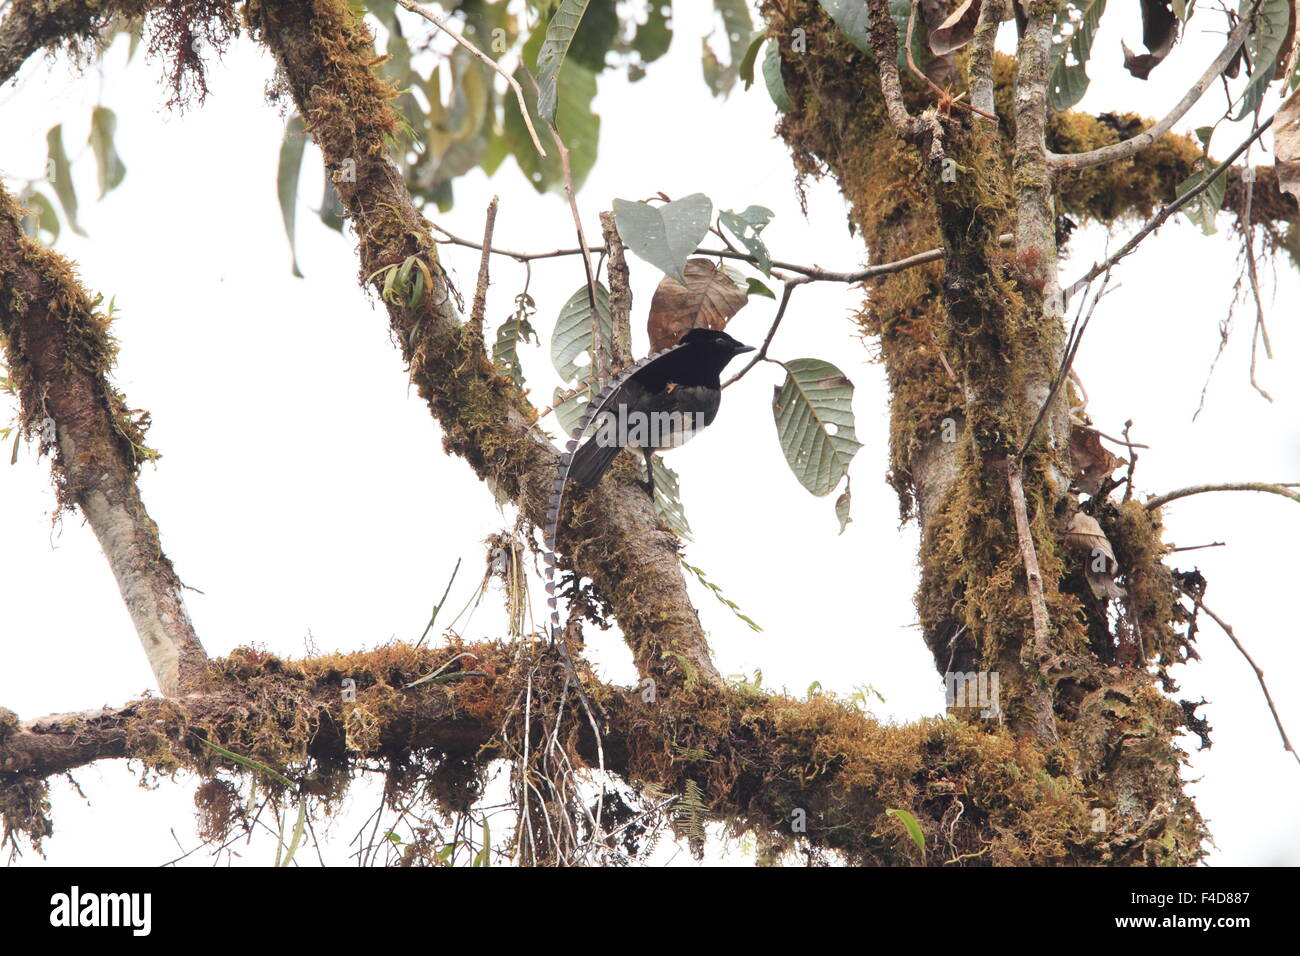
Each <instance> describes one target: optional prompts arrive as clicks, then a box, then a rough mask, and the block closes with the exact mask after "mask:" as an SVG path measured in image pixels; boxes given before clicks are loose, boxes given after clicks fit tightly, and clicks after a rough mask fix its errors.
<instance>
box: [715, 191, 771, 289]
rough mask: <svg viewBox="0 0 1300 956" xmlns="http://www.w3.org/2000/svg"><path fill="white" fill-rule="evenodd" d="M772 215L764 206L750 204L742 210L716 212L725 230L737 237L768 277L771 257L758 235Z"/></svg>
mask: <svg viewBox="0 0 1300 956" xmlns="http://www.w3.org/2000/svg"><path fill="white" fill-rule="evenodd" d="M774 215H776V214H775V213H774V212H772V210H770V209H768V208H767V207H766V206H750V207H748V208H747V209H746V210H745V211H744V212H732V211H731V210H729V209H728V210H724V211H723V212H721V213H719V214H718V218H719V219H720V220H721V222H722V224H723V225H724V226H726V228H727V231H728V232H730V233H731V234H732V235H733V236H735V237H736V238H737V239H739V240H740V242H741V245H743V246H744V247H745V248H746V249H747V250H749V254H750V255H751V256H753V257H754V258H755V259H757V260H758V263H757V264H758V268H759V271H761V272H762V273H763V275H765V276H768V277H770V276H771V275H772V257H771V256H770V255H769V254H768V252H767V246H766V245H764V244H763V240H762V239H761V238H759V236H760V234H761V233H762V231H763V230H764V229H765V228H767V224H768V223H769V222H771V221H772V217H773V216H774Z"/></svg>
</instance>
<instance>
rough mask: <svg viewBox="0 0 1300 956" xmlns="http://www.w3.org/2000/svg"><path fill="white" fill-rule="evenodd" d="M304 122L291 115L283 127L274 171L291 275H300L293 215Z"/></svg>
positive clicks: (300, 276)
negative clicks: (278, 163) (277, 167)
mask: <svg viewBox="0 0 1300 956" xmlns="http://www.w3.org/2000/svg"><path fill="white" fill-rule="evenodd" d="M306 130H307V125H306V124H305V123H304V122H303V119H302V117H301V116H299V115H297V114H294V115H293V116H291V117H290V118H289V122H288V123H287V124H285V127H284V141H283V142H282V143H281V144H280V166H279V169H278V171H277V173H276V192H277V193H278V194H279V197H280V215H281V217H282V218H283V219H284V232H285V235H287V236H288V237H289V254H290V255H291V256H292V257H293V274H294V275H295V276H297V277H298V278H300V279H301V278H302V272H301V270H299V268H298V249H297V245H296V242H295V240H294V226H295V218H296V216H295V214H296V212H297V210H298V177H299V174H300V173H301V172H302V153H303V149H304V147H305V146H306V145H307V132H306Z"/></svg>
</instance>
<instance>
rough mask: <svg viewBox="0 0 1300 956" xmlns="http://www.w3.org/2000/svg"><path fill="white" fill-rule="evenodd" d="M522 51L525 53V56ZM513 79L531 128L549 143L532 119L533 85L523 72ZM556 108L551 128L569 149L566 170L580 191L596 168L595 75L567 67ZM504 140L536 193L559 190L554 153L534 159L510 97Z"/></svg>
mask: <svg viewBox="0 0 1300 956" xmlns="http://www.w3.org/2000/svg"><path fill="white" fill-rule="evenodd" d="M526 51H527V47H525V52H526ZM515 79H516V80H517V81H518V82H519V85H520V87H521V88H522V89H523V91H524V101H525V102H526V103H527V105H528V109H529V112H530V114H532V116H533V120H534V125H535V126H537V127H538V129H539V130H540V133H539V135H540V136H541V137H543V138H544V141H546V142H548V143H549V137H548V136H547V133H546V128H545V124H544V123H542V122H540V118H539V117H538V115H537V107H536V95H535V93H534V92H533V89H532V84H530V83H529V82H528V78H527V77H526V76H525V75H524V73H523V71H522V69H521V70H517V71H515ZM558 90H559V100H558V102H559V105H558V107H557V108H556V124H555V125H556V128H557V129H559V131H560V136H561V138H562V139H563V140H564V144H565V146H567V147H568V149H569V165H570V168H571V169H572V171H573V186H574V188H575V189H581V188H582V184H583V182H584V181H585V180H586V178H587V174H588V173H590V172H591V168H592V166H594V165H595V163H596V149H597V146H598V145H599V141H600V117H599V116H597V115H596V114H595V113H594V112H593V111H592V108H591V103H592V100H594V99H595V97H596V74H595V73H593V72H591V70H588V69H587V68H585V67H584V66H582V65H581V64H578V63H568V64H566V65H565V67H564V69H563V70H562V71H561V72H560V79H559V87H558ZM503 130H504V133H505V137H506V139H507V141H508V143H509V144H510V150H511V152H512V153H513V154H514V157H515V161H516V162H517V163H518V164H519V168H520V170H521V171H522V172H523V174H524V175H525V176H526V177H528V180H529V182H531V183H532V184H533V188H534V189H536V190H537V191H538V192H546V191H548V190H550V189H556V190H559V189H563V187H564V169H563V167H562V166H561V163H560V157H559V156H558V155H557V152H556V150H554V149H552V148H550V146H547V155H546V158H545V159H543V158H542V157H541V156H539V155H537V149H536V147H534V146H533V141H532V138H531V137H530V136H529V135H528V129H527V127H526V126H525V125H524V120H523V116H522V115H521V114H520V112H519V105H518V101H517V100H516V99H515V97H514V96H508V97H506V98H505V118H504V123H503Z"/></svg>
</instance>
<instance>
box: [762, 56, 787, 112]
mask: <svg viewBox="0 0 1300 956" xmlns="http://www.w3.org/2000/svg"><path fill="white" fill-rule="evenodd" d="M763 81H764V82H765V83H766V84H767V95H768V96H770V97H772V102H773V103H775V104H776V108H777V109H779V110H780V111H781V112H782V113H788V112H790V94H789V93H787V92H786V91H785V77H784V76H782V75H781V47H780V46H779V45H778V44H777V42H776V40H775V39H772V40H771V41H769V42H768V44H767V52H765V53H764V54H763Z"/></svg>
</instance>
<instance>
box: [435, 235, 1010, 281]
mask: <svg viewBox="0 0 1300 956" xmlns="http://www.w3.org/2000/svg"><path fill="white" fill-rule="evenodd" d="M433 228H434V229H436V230H437V231H438V232H440V233H441V234H442V235H444V236H446V237H447V238H446V239H445V240H439V241H440V242H449V243H451V244H452V245H455V246H464V247H465V248H467V249H478V250H482V248H483V244H482V243H480V242H475V241H474V240H473V239H465V238H463V237H461V236H457V235H455V234H454V233H451V232H448V231H447V230H446V229H444V228H443V227H442V226H438V225H435V226H433ZM1014 239H1015V236H1013V235H1012V234H1011V233H1009V232H1008V233H1005V234H1003V235H1001V236H998V242H999V243H1001V244H1002V245H1004V246H1005V245H1010V244H1011V243H1012V242H1013V241H1014ZM587 252H588V253H598V254H605V253H607V252H608V250H607V249H606V248H605V247H604V246H592V247H591V248H589V249H588V250H587ZM492 254H493V255H496V256H506V257H507V258H509V259H514V260H515V261H516V262H524V263H527V262H533V261H535V260H537V259H556V258H559V257H561V256H580V255H582V250H581V249H552V250H550V251H549V252H515V251H512V250H510V249H498V248H493V249H492ZM695 254H697V255H701V256H717V257H718V258H720V259H738V260H740V261H743V262H748V263H750V264H751V265H756V264H757V263H758V259H756V258H755V257H754V256H752V255H750V254H749V253H745V252H733V251H731V250H730V249H705V248H699V249H696V250H695ZM943 256H944V251H943V250H942V249H927V250H925V251H924V252H918V253H916V255H912V256H907V257H906V258H903V259H897V260H895V261H894V262H882V263H880V264H879V265H874V266H867V267H866V268H865V269H859V270H858V271H856V272H835V271H832V270H830V269H822V268H821V267H819V266H805V265H799V264H798V263H794V262H783V261H781V260H779V259H773V260H772V268H773V269H782V270H785V271H786V272H795V273H798V274H799V275H802V276H806V277H807V278H808V279H811V280H812V281H814V282H845V283H849V284H853V283H858V282H865V281H867V280H868V279H874V278H876V277H878V276H883V275H892V274H894V273H896V272H903V271H904V270H906V269H911V268H914V267H916V266H923V265H927V264H929V263H931V262H939V261H941V260H942V259H943Z"/></svg>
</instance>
